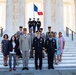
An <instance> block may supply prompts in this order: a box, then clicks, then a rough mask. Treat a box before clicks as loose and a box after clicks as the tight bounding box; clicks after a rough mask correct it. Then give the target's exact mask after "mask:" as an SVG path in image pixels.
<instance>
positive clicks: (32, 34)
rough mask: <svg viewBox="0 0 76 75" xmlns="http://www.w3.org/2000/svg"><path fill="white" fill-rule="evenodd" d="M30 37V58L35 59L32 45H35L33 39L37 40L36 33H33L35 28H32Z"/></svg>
mask: <svg viewBox="0 0 76 75" xmlns="http://www.w3.org/2000/svg"><path fill="white" fill-rule="evenodd" d="M28 35H30V39H31V50H30V58H33V50H32V45H33V39H34V38H35V33H33V28H30V32H29V33H28Z"/></svg>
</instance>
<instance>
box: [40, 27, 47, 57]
mask: <svg viewBox="0 0 76 75" xmlns="http://www.w3.org/2000/svg"><path fill="white" fill-rule="evenodd" d="M40 36H41V37H42V38H43V39H44V41H45V38H46V37H45V33H43V28H40ZM44 57H45V56H44V53H43V58H44Z"/></svg>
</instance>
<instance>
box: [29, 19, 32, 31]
mask: <svg viewBox="0 0 76 75" xmlns="http://www.w3.org/2000/svg"><path fill="white" fill-rule="evenodd" d="M28 27H29V31H30V28H32V21H31V18H29V21H28Z"/></svg>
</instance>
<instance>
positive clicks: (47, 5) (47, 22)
mask: <svg viewBox="0 0 76 75" xmlns="http://www.w3.org/2000/svg"><path fill="white" fill-rule="evenodd" d="M51 11H52V10H51V0H45V1H44V31H45V32H46V31H47V30H48V26H52V21H51Z"/></svg>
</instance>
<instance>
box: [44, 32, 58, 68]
mask: <svg viewBox="0 0 76 75" xmlns="http://www.w3.org/2000/svg"><path fill="white" fill-rule="evenodd" d="M52 36H53V35H52V33H49V38H48V39H46V41H45V49H46V52H47V56H48V69H54V66H53V60H54V53H55V50H56V49H57V48H56V40H55V39H54V38H53V37H52Z"/></svg>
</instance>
